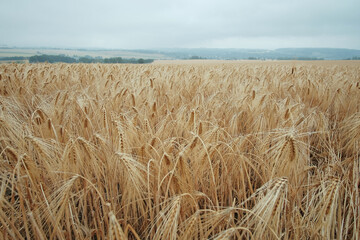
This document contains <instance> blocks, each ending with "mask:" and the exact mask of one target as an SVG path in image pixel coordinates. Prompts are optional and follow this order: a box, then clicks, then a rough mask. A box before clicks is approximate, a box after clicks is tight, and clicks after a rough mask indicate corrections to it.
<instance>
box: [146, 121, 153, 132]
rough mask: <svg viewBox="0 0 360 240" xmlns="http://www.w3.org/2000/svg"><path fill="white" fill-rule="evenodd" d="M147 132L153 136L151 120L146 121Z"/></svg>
mask: <svg viewBox="0 0 360 240" xmlns="http://www.w3.org/2000/svg"><path fill="white" fill-rule="evenodd" d="M145 130H146V131H147V132H148V133H150V134H152V130H151V127H150V123H149V120H148V119H145Z"/></svg>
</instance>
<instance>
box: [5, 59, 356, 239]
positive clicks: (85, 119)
mask: <svg viewBox="0 0 360 240" xmlns="http://www.w3.org/2000/svg"><path fill="white" fill-rule="evenodd" d="M359 84H360V65H359V63H356V62H349V63H348V64H347V63H345V62H341V63H338V62H326V63H324V64H321V63H299V62H298V63H294V62H293V63H291V62H286V63H279V62H270V63H269V62H266V63H261V62H255V63H248V62H233V63H220V62H212V63H211V64H205V63H203V62H200V63H199V62H198V63H197V64H190V63H187V64H184V65H182V64H178V63H175V64H161V63H157V64H154V65H99V64H91V65H85V64H75V65H67V64H38V65H37V64H33V65H30V64H3V65H0V238H1V239H39V240H42V239H359V238H360V234H359V232H360V207H359V206H360V197H359V195H360V194H359V184H360V173H359V172H360V158H359V156H360V155H359V154H360V151H359V149H360V148H359V147H360V143H359V142H360V111H359V108H360V85H359Z"/></svg>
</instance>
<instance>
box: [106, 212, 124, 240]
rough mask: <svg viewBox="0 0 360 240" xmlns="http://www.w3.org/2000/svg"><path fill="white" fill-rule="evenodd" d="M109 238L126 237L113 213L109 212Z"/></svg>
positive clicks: (122, 238) (119, 238) (118, 239)
mask: <svg viewBox="0 0 360 240" xmlns="http://www.w3.org/2000/svg"><path fill="white" fill-rule="evenodd" d="M108 237H109V240H126V239H128V238H127V237H126V235H125V233H124V231H123V230H122V228H121V226H120V223H119V222H118V220H117V219H116V217H115V215H114V213H113V212H112V211H111V212H109V236H108Z"/></svg>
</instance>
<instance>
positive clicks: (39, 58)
mask: <svg viewBox="0 0 360 240" xmlns="http://www.w3.org/2000/svg"><path fill="white" fill-rule="evenodd" d="M153 61H154V60H153V59H143V58H139V59H136V58H121V57H113V58H99V57H97V58H93V57H90V56H85V57H79V58H74V57H69V56H65V55H46V54H43V55H35V56H31V57H29V62H30V63H41V62H48V63H57V62H64V63H132V64H144V63H152V62H153Z"/></svg>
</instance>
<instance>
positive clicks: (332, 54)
mask: <svg viewBox="0 0 360 240" xmlns="http://www.w3.org/2000/svg"><path fill="white" fill-rule="evenodd" d="M157 53H158V54H163V55H166V56H169V57H172V58H176V59H186V58H194V56H196V57H199V58H208V59H299V60H316V59H319V60H321V59H324V60H343V59H352V58H356V57H357V58H359V57H360V50H356V49H344V48H279V49H275V50H267V49H237V48H235V49H231V48H229V49H226V48H193V49H191V48H185V49H159V50H158V51H157Z"/></svg>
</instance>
